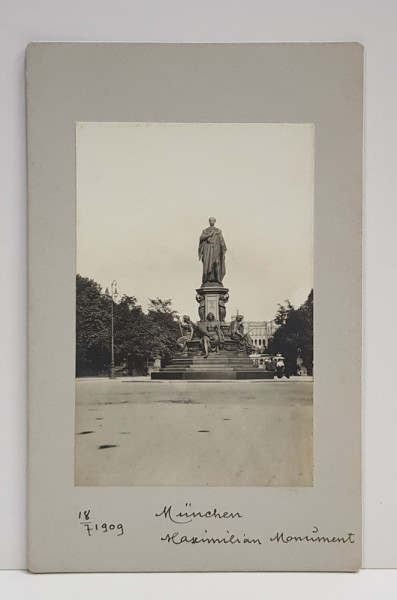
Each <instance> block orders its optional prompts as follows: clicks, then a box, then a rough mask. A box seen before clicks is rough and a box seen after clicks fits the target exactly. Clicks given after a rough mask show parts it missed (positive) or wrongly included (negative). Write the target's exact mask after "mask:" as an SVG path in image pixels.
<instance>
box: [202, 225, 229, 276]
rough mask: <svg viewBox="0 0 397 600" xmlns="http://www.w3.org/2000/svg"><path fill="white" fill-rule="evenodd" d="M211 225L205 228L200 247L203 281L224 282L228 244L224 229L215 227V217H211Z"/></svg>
mask: <svg viewBox="0 0 397 600" xmlns="http://www.w3.org/2000/svg"><path fill="white" fill-rule="evenodd" d="M209 224H210V226H209V227H207V228H206V229H204V231H203V233H202V234H201V235H200V243H199V249H198V255H199V259H200V260H201V261H202V262H203V280H202V283H203V284H205V283H208V282H216V283H222V279H223V278H224V276H225V273H226V268H225V252H226V244H225V240H224V239H223V235H222V231H221V230H220V229H218V228H217V227H215V219H214V217H211V218H210V219H209Z"/></svg>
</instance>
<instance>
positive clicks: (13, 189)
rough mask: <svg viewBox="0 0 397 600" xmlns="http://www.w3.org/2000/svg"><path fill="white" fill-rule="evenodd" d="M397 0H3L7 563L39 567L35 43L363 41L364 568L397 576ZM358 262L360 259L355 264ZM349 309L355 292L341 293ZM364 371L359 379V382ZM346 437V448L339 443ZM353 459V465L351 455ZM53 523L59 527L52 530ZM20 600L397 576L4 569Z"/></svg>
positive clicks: (295, 587)
mask: <svg viewBox="0 0 397 600" xmlns="http://www.w3.org/2000/svg"><path fill="white" fill-rule="evenodd" d="M396 26H397V2H396V1H395V0H393V1H391V0H378V1H377V2H374V1H373V0H333V1H331V0H301V1H299V2H297V1H296V0H201V1H194V0H146V1H145V2H143V1H142V0H141V1H140V0H113V2H109V1H108V0H85V1H84V2H82V1H81V0H79V1H78V0H34V1H32V0H2V2H1V5H0V32H1V35H0V47H1V51H0V77H1V80H0V83H1V85H0V89H1V94H0V131H1V136H0V148H1V151H0V152H1V154H0V156H1V161H0V170H1V178H0V181H1V192H2V193H1V195H0V202H1V219H0V273H1V293H0V315H1V317H0V324H1V325H0V326H1V330H0V340H1V341H2V344H1V351H0V352H1V356H0V381H1V388H0V389H1V392H0V397H1V405H0V410H1V413H0V423H1V425H0V426H1V434H0V461H1V478H2V479H1V481H2V486H1V494H0V509H1V523H2V532H1V538H0V539H1V543H0V567H2V568H3V569H24V568H25V565H26V558H25V549H26V531H25V527H26V523H25V510H26V500H25V494H26V488H25V468H26V459H25V455H26V450H25V448H26V417H25V415H26V410H25V409H26V399H25V396H26V394H25V390H26V361H25V351H26V342H25V328H26V314H25V313H26V301H25V294H26V230H27V228H26V192H25V190H26V170H25V99H24V50H25V47H26V45H27V44H28V43H29V42H30V41H181V42H182V41H184V42H186V41H187V42H211V41H217V42H228V41H241V42H244V41H268V42H271V41H360V42H362V43H363V44H364V46H365V49H366V100H365V104H366V123H365V128H366V129H365V136H366V150H365V172H366V176H365V201H364V211H365V212H364V237H363V239H364V291H365V297H364V332H365V333H364V342H365V345H364V400H363V436H364V445H363V474H364V563H363V566H364V568H366V569H377V568H394V569H395V568H397V535H396V531H397V513H396V510H395V507H396V505H397V482H396V467H395V461H396V456H397V435H396V423H397V418H396V417H397V414H396V413H397V402H396V400H395V389H396V375H395V373H396V372H397V370H396V368H395V358H396V348H395V343H394V331H395V330H396V325H397V323H396V321H397V311H396V310H395V298H396V291H397V290H396V288H397V285H396V269H395V268H394V262H395V260H394V256H395V253H396V241H395V240H396V236H395V217H396V208H395V206H396V203H395V191H396V187H397V185H396V184H397V169H396V166H395V165H396V150H397V111H396V108H395V107H396V106H397V86H396V72H397V70H396V67H397V64H396V63H397V36H396V35H395V31H396ZM346 260H348V257H346ZM341 301H342V302H343V298H342V299H341ZM352 376H354V374H352ZM336 442H337V440H336ZM341 458H342V457H341ZM49 527H53V528H54V535H56V523H49ZM5 586H7V591H8V593H7V595H6V597H7V598H22V597H24V598H26V597H29V598H43V597H48V598H49V597H52V596H54V592H56V595H57V597H58V598H59V597H60V598H70V596H72V595H74V596H76V595H77V597H84V596H86V597H87V596H88V597H91V595H92V596H93V597H94V596H95V597H96V598H102V597H103V598H105V597H106V598H107V597H109V596H110V595H114V596H116V595H117V597H120V598H121V597H127V596H128V597H131V595H132V594H134V593H136V594H139V597H142V598H146V597H153V595H154V594H155V593H156V592H157V593H159V592H160V593H161V595H162V597H165V598H168V597H172V598H182V597H185V596H186V594H187V593H188V594H189V596H190V597H191V598H196V597H197V598H198V597H200V596H202V595H203V594H206V595H207V596H208V595H210V596H211V597H223V596H224V595H226V594H227V595H228V597H229V598H237V597H239V598H240V597H241V596H242V595H247V593H249V594H250V596H251V597H252V596H253V595H254V594H255V597H256V596H258V597H262V596H265V595H266V596H267V595H271V597H272V598H276V599H277V598H284V597H290V596H291V595H292V594H294V597H295V598H308V597H309V598H315V597H318V595H319V594H320V593H321V597H322V598H331V597H332V598H333V597H335V595H336V594H337V595H338V597H339V598H345V597H346V598H352V597H354V598H356V597H357V598H358V597H360V598H373V597H374V596H375V593H376V595H377V596H380V597H382V598H394V597H395V595H396V589H397V577H396V572H395V571H393V572H390V571H389V572H387V571H386V572H368V571H363V572H361V573H360V575H338V574H334V575H325V574H324V575H321V574H317V575H314V574H310V575H304V574H291V575H276V574H258V575H255V574H250V575H210V574H205V575H150V576H148V575H107V576H105V575H87V576H81V575H75V576H74V575H67V576H58V575H56V576H30V575H26V574H24V573H7V574H6V573H4V574H2V575H1V576H0V588H1V589H4V587H5Z"/></svg>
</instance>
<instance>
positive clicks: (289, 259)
mask: <svg viewBox="0 0 397 600" xmlns="http://www.w3.org/2000/svg"><path fill="white" fill-rule="evenodd" d="M76 143H77V154H76V156H77V159H76V168H77V179H76V182H77V190H76V198H77V253H76V257H77V281H76V286H77V287H76V302H77V304H76V311H77V312H76V375H77V378H76V473H75V481H76V484H77V485H100V486H103V485H140V486H147V485H165V486H171V485H174V486H236V485H238V486H294V487H295V486H311V485H312V481H313V451H312V440H313V431H312V429H313V420H312V408H313V176H314V128H313V125H311V124H290V123H286V124H282V123H270V124H266V123H260V124H258V123H256V124H255V123H248V124H242V123H239V124H214V123H208V124H205V123H192V124H187V123H185V124H169V123H168V124H167V123H78V124H77V138H76Z"/></svg>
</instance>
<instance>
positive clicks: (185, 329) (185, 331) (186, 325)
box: [176, 315, 194, 352]
mask: <svg viewBox="0 0 397 600" xmlns="http://www.w3.org/2000/svg"><path fill="white" fill-rule="evenodd" d="M179 324H180V327H181V333H182V335H181V337H180V338H178V339H177V340H176V343H177V344H178V346H179V349H180V351H181V352H184V351H185V350H186V346H187V342H190V340H191V339H192V337H193V334H194V325H193V322H192V321H191V320H190V317H189V316H188V315H183V317H182V320H181V321H180V322H179Z"/></svg>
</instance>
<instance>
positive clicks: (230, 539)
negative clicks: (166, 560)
mask: <svg viewBox="0 0 397 600" xmlns="http://www.w3.org/2000/svg"><path fill="white" fill-rule="evenodd" d="M204 533H205V536H204V537H198V536H196V535H192V536H191V537H188V536H187V535H181V534H180V533H179V531H175V533H167V534H166V535H165V536H164V537H162V538H160V539H161V541H162V542H168V543H173V544H175V545H176V546H179V545H180V544H259V546H261V545H262V542H261V540H260V539H259V538H249V537H247V536H246V535H245V533H243V536H242V537H238V536H236V535H234V534H233V533H232V534H231V533H230V532H229V531H226V535H224V536H223V537H207V534H208V531H207V530H206V529H205V530H204Z"/></svg>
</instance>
